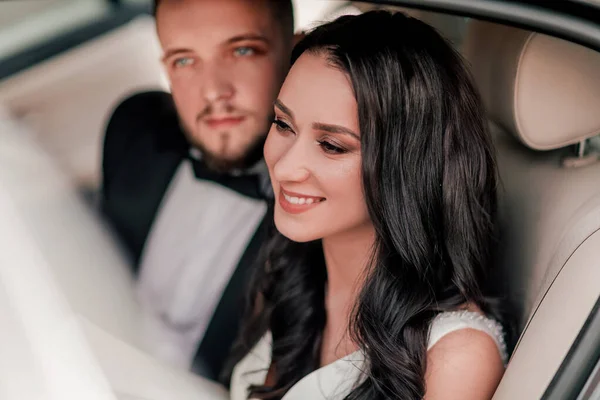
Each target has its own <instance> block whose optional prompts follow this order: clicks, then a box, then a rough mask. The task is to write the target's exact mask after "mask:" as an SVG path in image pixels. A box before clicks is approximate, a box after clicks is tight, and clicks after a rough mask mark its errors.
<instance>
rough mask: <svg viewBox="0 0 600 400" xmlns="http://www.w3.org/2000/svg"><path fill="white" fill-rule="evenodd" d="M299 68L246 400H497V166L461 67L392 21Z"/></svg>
mask: <svg viewBox="0 0 600 400" xmlns="http://www.w3.org/2000/svg"><path fill="white" fill-rule="evenodd" d="M292 61H293V66H292V69H291V70H290V73H289V75H288V77H287V79H286V80H285V83H284V85H283V87H282V89H281V92H280V94H279V98H278V99H277V101H276V102H275V120H274V122H273V126H272V128H271V130H270V132H269V135H268V138H267V142H266V144H265V148H264V153H265V160H266V162H267V165H268V167H269V172H270V177H271V183H272V185H273V189H274V192H275V196H276V201H275V205H274V218H275V226H276V227H277V230H278V232H277V233H276V234H275V235H274V237H273V238H272V239H271V241H270V242H269V243H268V245H267V247H266V248H265V253H264V256H265V260H264V263H262V265H264V268H261V269H260V271H259V272H258V275H257V276H256V277H255V279H254V281H253V283H252V291H251V294H250V308H249V312H248V316H247V318H246V320H245V324H244V329H243V332H242V336H241V339H240V341H239V345H238V346H237V352H238V355H239V357H238V359H237V360H238V361H239V362H238V363H237V365H236V366H235V369H234V370H233V376H232V381H231V398H232V399H233V400H241V399H246V398H259V399H281V398H283V399H285V400H292V399H361V400H363V399H364V400H367V399H369V400H373V399H422V398H423V397H424V398H426V399H427V400H435V399H445V400H448V399H461V400H465V399H488V398H490V397H491V395H492V393H493V391H494V389H495V387H496V385H497V383H498V381H499V379H500V377H501V375H502V372H503V367H504V365H503V362H505V361H506V357H507V354H506V346H505V344H504V340H503V334H502V328H501V326H500V325H499V324H498V323H497V322H496V321H495V320H493V319H491V318H489V317H486V315H495V314H494V310H493V307H492V305H491V303H490V301H489V300H488V299H487V298H486V297H485V296H484V293H483V289H482V284H483V282H484V278H485V276H486V270H487V269H488V267H489V266H490V263H491V260H490V259H491V257H490V252H491V246H492V243H493V231H494V219H495V210H496V171H495V163H494V155H493V153H494V150H493V147H492V144H491V142H490V138H489V137H488V134H487V131H486V128H485V120H484V114H483V111H482V106H481V103H480V100H479V97H478V96H477V93H476V90H475V89H474V86H473V84H472V82H471V79H470V77H469V75H468V73H467V71H466V70H465V67H464V66H463V63H462V61H461V58H460V56H458V55H457V54H456V53H455V51H454V50H453V49H452V48H451V47H450V46H449V45H448V43H447V42H446V41H444V40H443V39H442V38H441V37H440V36H439V35H438V34H437V33H436V32H435V31H434V30H433V29H432V28H431V27H429V26H427V25H426V24H424V23H422V22H420V21H418V20H415V19H412V18H409V17H406V16H405V15H403V14H400V13H398V14H390V13H387V12H381V11H377V12H369V13H366V14H363V15H360V16H347V17H341V18H339V19H337V20H336V21H334V22H332V23H329V24H327V25H324V26H321V27H319V28H317V29H316V30H314V31H313V32H312V33H310V34H309V35H308V36H307V37H306V38H305V39H303V41H302V42H300V43H299V44H298V46H297V47H296V49H295V50H294V54H293V56H292Z"/></svg>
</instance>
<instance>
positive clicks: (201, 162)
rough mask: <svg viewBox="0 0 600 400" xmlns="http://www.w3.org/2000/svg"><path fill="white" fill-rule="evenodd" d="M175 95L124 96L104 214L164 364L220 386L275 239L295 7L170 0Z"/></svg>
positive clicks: (112, 137) (163, 7) (255, 1)
mask: <svg viewBox="0 0 600 400" xmlns="http://www.w3.org/2000/svg"><path fill="white" fill-rule="evenodd" d="M155 16H156V24H157V31H158V37H159V40H160V43H161V46H162V49H163V52H164V57H163V63H164V67H165V69H166V71H167V73H168V77H169V80H170V83H171V92H172V96H171V95H169V94H167V93H161V92H150V93H142V94H138V95H135V96H133V97H131V98H129V99H127V100H126V101H124V102H123V103H122V104H121V105H120V106H119V107H118V108H117V109H116V111H115V112H114V114H113V115H112V117H111V119H110V122H109V124H108V128H107V133H106V138H105V143H104V158H103V173H104V177H103V188H102V200H103V211H104V213H105V214H106V216H107V217H108V218H109V220H110V221H111V222H112V225H113V226H114V228H115V230H116V231H117V233H118V234H119V235H120V237H121V238H122V239H123V242H124V244H125V246H126V248H127V249H128V250H130V252H131V254H132V256H133V259H134V261H135V264H136V268H135V273H136V274H137V277H138V281H137V282H138V283H137V286H138V287H137V290H138V292H139V297H140V301H141V303H142V306H143V307H144V308H145V309H146V310H147V311H148V316H147V318H146V319H145V321H144V324H145V326H144V333H145V334H147V336H148V337H147V339H148V342H149V343H148V344H149V345H150V346H151V347H152V348H153V350H154V351H155V355H156V356H158V357H159V358H162V359H165V360H168V361H170V362H172V363H174V364H176V365H179V366H182V367H186V368H189V367H190V366H193V368H194V369H195V370H196V371H197V372H199V373H201V374H203V375H205V376H207V377H210V378H215V377H216V376H217V375H218V373H219V372H220V369H221V368H222V366H223V361H224V359H225V357H226V355H227V352H228V350H229V347H230V345H231V342H232V341H233V339H234V337H235V335H236V333H237V319H238V316H239V303H238V302H237V300H238V299H239V295H240V293H241V292H242V290H243V286H244V281H245V277H246V275H245V272H246V271H247V269H248V268H249V266H250V265H252V262H253V261H254V259H255V258H256V255H257V251H258V248H259V246H260V244H261V241H262V239H263V236H264V234H263V230H262V229H261V226H262V225H264V223H263V218H264V217H265V213H266V208H267V206H266V202H265V199H264V198H265V194H267V193H268V192H269V190H270V184H269V181H268V174H267V171H266V168H265V165H264V163H263V161H262V146H263V143H264V139H265V136H266V133H267V132H268V129H269V126H270V121H271V114H272V112H273V106H272V104H273V101H274V99H275V96H276V95H277V92H278V90H279V86H280V85H281V83H282V82H283V79H284V77H285V74H286V72H287V70H288V68H289V56H290V52H291V49H292V45H293V40H294V35H293V11H292V5H291V1H290V0H160V1H156V2H155Z"/></svg>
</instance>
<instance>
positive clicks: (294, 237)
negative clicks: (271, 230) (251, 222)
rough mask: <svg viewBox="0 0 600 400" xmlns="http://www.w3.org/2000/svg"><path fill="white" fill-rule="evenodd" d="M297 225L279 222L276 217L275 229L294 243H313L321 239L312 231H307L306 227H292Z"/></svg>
mask: <svg viewBox="0 0 600 400" xmlns="http://www.w3.org/2000/svg"><path fill="white" fill-rule="evenodd" d="M291 225H297V224H290V223H288V222H283V221H278V218H277V216H276V217H275V227H276V228H277V230H278V231H279V233H281V234H282V235H283V236H285V237H286V238H288V239H290V240H291V241H292V242H297V243H306V242H312V241H313V240H317V239H320V237H318V236H317V235H315V234H314V232H312V230H311V229H307V227H305V226H291Z"/></svg>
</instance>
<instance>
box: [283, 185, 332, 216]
mask: <svg viewBox="0 0 600 400" xmlns="http://www.w3.org/2000/svg"><path fill="white" fill-rule="evenodd" d="M325 200H326V199H325V198H324V197H318V196H308V195H305V194H300V193H294V192H289V191H287V190H284V189H283V188H280V190H279V205H280V206H281V208H282V209H283V211H285V212H287V213H290V214H299V213H303V212H305V211H308V210H310V209H312V208H314V207H316V206H318V205H319V204H320V203H322V202H324V201H325Z"/></svg>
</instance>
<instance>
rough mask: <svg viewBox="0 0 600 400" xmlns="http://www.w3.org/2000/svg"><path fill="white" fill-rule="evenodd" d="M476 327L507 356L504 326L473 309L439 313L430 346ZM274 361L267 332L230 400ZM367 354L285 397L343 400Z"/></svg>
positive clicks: (318, 374) (324, 371)
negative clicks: (447, 336)
mask: <svg viewBox="0 0 600 400" xmlns="http://www.w3.org/2000/svg"><path fill="white" fill-rule="evenodd" d="M467 328H470V329H476V330H479V331H481V332H484V333H486V334H488V335H489V336H490V337H491V338H492V339H494V342H495V343H496V345H497V346H498V351H499V352H500V356H501V357H502V361H503V362H504V363H505V364H506V362H507V359H508V354H507V349H506V344H505V341H504V332H503V329H502V326H501V325H500V324H499V323H498V322H496V321H495V320H493V319H490V318H487V317H485V316H483V315H481V314H479V313H475V312H471V311H452V312H444V313H441V314H439V315H437V316H436V317H435V318H434V320H433V321H432V323H431V328H430V331H429V342H428V345H427V349H428V350H429V349H431V347H433V345H434V344H436V343H437V342H438V341H439V340H440V339H441V338H442V337H444V336H445V335H447V334H449V333H451V332H454V331H457V330H460V329H467ZM270 365H271V335H270V333H267V334H266V335H265V336H263V337H262V339H261V340H260V341H259V342H258V343H257V344H256V346H254V348H253V349H252V351H250V352H249V353H248V354H247V355H246V357H244V358H243V359H242V360H241V361H240V362H239V363H238V364H237V365H236V367H235V369H234V370H233V376H232V379H231V391H230V400H246V399H247V388H248V386H250V385H262V384H263V383H264V382H265V379H266V377H267V371H268V369H269V366H270ZM364 365H365V357H364V354H363V353H362V351H360V350H359V351H356V352H354V353H352V354H349V355H347V356H345V357H342V358H340V359H339V360H336V361H334V362H333V363H331V364H328V365H326V366H324V367H322V368H319V369H317V370H315V371H313V372H312V373H310V374H308V375H306V376H305V377H304V378H302V379H301V380H300V381H298V382H297V383H296V384H295V385H294V386H292V387H291V388H290V390H289V391H288V392H287V393H286V394H285V396H284V397H283V399H282V400H306V399H314V400H341V399H343V398H344V397H346V395H348V393H349V392H350V391H351V390H352V388H353V387H355V386H356V384H357V382H361V380H362V379H364V376H363V372H361V371H364V370H365V368H363V367H364Z"/></svg>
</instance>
